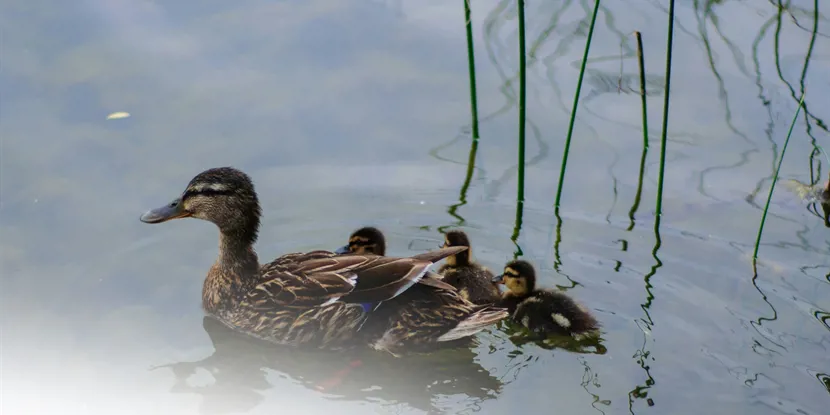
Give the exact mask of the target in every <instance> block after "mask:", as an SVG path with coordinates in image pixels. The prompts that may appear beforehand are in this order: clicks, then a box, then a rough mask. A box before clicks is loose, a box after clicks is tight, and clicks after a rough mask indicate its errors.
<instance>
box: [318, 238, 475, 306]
mask: <svg viewBox="0 0 830 415" xmlns="http://www.w3.org/2000/svg"><path fill="white" fill-rule="evenodd" d="M334 252H335V253H336V254H338V255H350V254H357V255H380V256H384V255H386V237H384V236H383V232H381V231H380V229H378V228H375V227H373V226H365V227H362V228H360V229H358V230H356V231H354V232H352V234H351V235H350V236H349V243H347V244H346V245H343V246H341V247H340V248H338V249H337V250H336V251H334ZM421 255H427V256H429V255H431V254H430V253H429V252H427V253H426V254H419V255H415V256H413V257H412V258H420V256H421ZM443 279H444V277H443V276H441V275H440V274H436V273H435V272H433V271H427V272H426V273H425V274H424V276H423V278H421V279H420V280H419V281H418V283H419V284H425V285H430V286H432V287H435V288H441V289H444V290H450V291H456V289H455V287H453V286H452V285H450V284H447V283H445V282H443V281H442V280H443ZM465 299H466V298H465Z"/></svg>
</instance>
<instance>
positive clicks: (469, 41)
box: [464, 0, 479, 140]
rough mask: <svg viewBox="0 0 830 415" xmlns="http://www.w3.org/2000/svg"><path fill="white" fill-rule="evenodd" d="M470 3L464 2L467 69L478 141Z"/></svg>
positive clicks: (474, 130)
mask: <svg viewBox="0 0 830 415" xmlns="http://www.w3.org/2000/svg"><path fill="white" fill-rule="evenodd" d="M470 1H471V0H464V19H465V22H466V26H467V67H468V68H469V72H470V112H472V115H473V119H472V123H473V140H478V137H479V135H478V99H477V98H476V59H475V51H474V50H473V20H472V18H471V14H472V13H471V11H470Z"/></svg>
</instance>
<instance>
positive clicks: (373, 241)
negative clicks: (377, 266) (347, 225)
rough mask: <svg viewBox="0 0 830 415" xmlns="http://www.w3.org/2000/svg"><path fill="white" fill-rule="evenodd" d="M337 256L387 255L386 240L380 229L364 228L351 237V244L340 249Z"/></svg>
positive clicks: (353, 233)
mask: <svg viewBox="0 0 830 415" xmlns="http://www.w3.org/2000/svg"><path fill="white" fill-rule="evenodd" d="M334 252H335V253H337V254H347V253H352V254H358V255H363V254H375V255H380V256H384V255H386V238H385V237H384V236H383V232H381V231H380V229H378V228H375V227H373V226H364V227H362V228H360V229H358V230H356V231H354V232H352V234H351V235H350V236H349V243H348V244H346V245H344V246H342V247H340V248H339V249H337V250H336V251H334Z"/></svg>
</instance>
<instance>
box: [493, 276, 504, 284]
mask: <svg viewBox="0 0 830 415" xmlns="http://www.w3.org/2000/svg"><path fill="white" fill-rule="evenodd" d="M491 281H492V282H495V283H497V284H503V283H504V274H501V275H496V276H495V277H493V279H492V280H491Z"/></svg>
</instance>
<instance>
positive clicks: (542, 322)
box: [493, 260, 600, 339]
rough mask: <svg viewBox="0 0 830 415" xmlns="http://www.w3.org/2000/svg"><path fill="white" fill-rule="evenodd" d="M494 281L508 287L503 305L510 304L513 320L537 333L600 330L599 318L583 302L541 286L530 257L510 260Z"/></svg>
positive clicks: (593, 332) (580, 333)
mask: <svg viewBox="0 0 830 415" xmlns="http://www.w3.org/2000/svg"><path fill="white" fill-rule="evenodd" d="M493 281H494V282H497V283H501V284H504V285H505V286H506V287H507V291H506V292H505V293H504V294H503V295H502V298H501V301H499V306H500V307H504V308H507V310H508V311H509V312H510V315H511V316H512V317H513V320H515V321H516V322H518V323H520V324H521V325H523V326H525V327H527V328H528V329H530V330H531V331H533V332H534V333H537V334H541V335H551V334H559V335H570V336H573V337H574V338H577V339H581V338H584V337H587V336H592V335H596V334H598V333H599V327H600V325H599V323H598V322H597V320H596V318H594V316H592V315H591V314H590V313H589V312H588V310H587V309H585V307H583V306H582V305H581V304H579V303H577V302H576V301H574V300H573V299H571V298H570V297H568V296H567V295H565V294H564V293H562V292H558V291H554V290H548V289H537V288H536V270H535V269H534V268H533V265H531V264H530V263H529V262H527V261H524V260H514V261H511V262H508V263H507V265H505V266H504V273H503V274H502V275H499V276H497V277H495V278H494V279H493Z"/></svg>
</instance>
